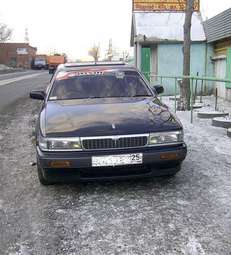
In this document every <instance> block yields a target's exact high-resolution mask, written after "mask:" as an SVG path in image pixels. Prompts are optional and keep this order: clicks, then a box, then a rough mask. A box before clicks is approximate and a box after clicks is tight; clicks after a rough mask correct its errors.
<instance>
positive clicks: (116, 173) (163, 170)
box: [37, 143, 187, 182]
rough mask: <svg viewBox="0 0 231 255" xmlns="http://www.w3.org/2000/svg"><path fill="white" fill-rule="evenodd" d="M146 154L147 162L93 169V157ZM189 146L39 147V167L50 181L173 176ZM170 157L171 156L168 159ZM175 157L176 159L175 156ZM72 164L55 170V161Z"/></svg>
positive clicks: (144, 159)
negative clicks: (71, 149)
mask: <svg viewBox="0 0 231 255" xmlns="http://www.w3.org/2000/svg"><path fill="white" fill-rule="evenodd" d="M133 153H142V154H143V163H142V164H139V165H126V166H115V167H92V156H107V155H120V154H121V155H122V154H133ZM186 154H187V147H186V145H185V144H184V143H183V144H181V145H174V146H158V147H143V148H133V149H132V148H131V149H123V150H122V149H121V150H113V151H112V150H105V151H103V150H102V151H81V152H43V151H41V150H40V149H39V147H38V146H37V159H38V164H39V166H40V167H41V169H42V172H43V175H44V177H45V178H46V179H47V180H50V181H54V182H60V181H61V182H62V181H91V180H108V179H127V178H138V177H150V176H163V175H172V174H174V173H176V172H178V171H179V170H180V167H181V162H182V161H183V160H184V159H185V157H186ZM168 156H170V157H168ZM172 156H174V157H172ZM62 161H68V162H69V163H70V166H68V167H62V168H60V167H51V165H52V162H62Z"/></svg>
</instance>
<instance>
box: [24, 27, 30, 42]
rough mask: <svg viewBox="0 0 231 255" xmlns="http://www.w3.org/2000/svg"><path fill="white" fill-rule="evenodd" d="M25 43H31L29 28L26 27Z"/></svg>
mask: <svg viewBox="0 0 231 255" xmlns="http://www.w3.org/2000/svg"><path fill="white" fill-rule="evenodd" d="M24 41H25V43H29V33H28V28H26V29H25V36H24Z"/></svg>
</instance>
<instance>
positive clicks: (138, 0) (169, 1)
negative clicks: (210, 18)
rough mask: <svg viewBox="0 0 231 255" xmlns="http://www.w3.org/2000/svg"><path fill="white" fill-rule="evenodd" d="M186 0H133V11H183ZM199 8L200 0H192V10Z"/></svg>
mask: <svg viewBox="0 0 231 255" xmlns="http://www.w3.org/2000/svg"><path fill="white" fill-rule="evenodd" d="M186 1H187V0H133V11H149V12H152V11H180V12H182V11H185V9H186ZM199 10H200V0H194V11H199Z"/></svg>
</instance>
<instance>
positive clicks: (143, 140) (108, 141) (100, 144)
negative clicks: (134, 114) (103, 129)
mask: <svg viewBox="0 0 231 255" xmlns="http://www.w3.org/2000/svg"><path fill="white" fill-rule="evenodd" d="M147 139H148V138H147V135H146V136H145V135H144V136H126V137H116V136H114V137H110V138H94V139H93V138H85V139H83V140H82V146H83V148H84V149H85V150H103V149H122V148H134V147H143V146H145V145H146V144H147Z"/></svg>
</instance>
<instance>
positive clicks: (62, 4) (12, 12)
mask: <svg viewBox="0 0 231 255" xmlns="http://www.w3.org/2000/svg"><path fill="white" fill-rule="evenodd" d="M0 6H1V8H0V22H4V23H6V24H7V25H9V27H11V28H12V29H13V36H12V41H17V42H23V41H24V37H25V28H28V32H29V39H30V44H31V45H32V46H36V47H37V48H38V52H39V53H51V52H53V51H57V52H66V53H67V54H68V55H69V57H71V58H73V59H76V58H86V57H87V55H88V49H89V48H90V47H91V46H92V45H93V44H94V43H96V44H98V43H100V46H101V52H102V53H103V52H104V50H105V49H106V48H107V47H108V42H109V39H110V38H112V42H113V46H114V47H116V48H118V49H121V50H129V42H130V40H129V39H130V28H131V10H132V0H66V1H61V0H39V1H38V0H20V1H18V0H0ZM230 7H231V0H219V1H215V0H201V12H202V15H203V17H204V18H205V17H208V18H210V17H212V16H214V15H216V14H217V13H219V12H221V11H223V10H225V9H228V8H230Z"/></svg>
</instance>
